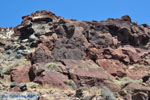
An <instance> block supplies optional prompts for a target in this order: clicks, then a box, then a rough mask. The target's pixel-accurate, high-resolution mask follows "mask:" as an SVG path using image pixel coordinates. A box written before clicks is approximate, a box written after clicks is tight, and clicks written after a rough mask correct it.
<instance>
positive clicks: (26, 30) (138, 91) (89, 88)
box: [0, 11, 150, 100]
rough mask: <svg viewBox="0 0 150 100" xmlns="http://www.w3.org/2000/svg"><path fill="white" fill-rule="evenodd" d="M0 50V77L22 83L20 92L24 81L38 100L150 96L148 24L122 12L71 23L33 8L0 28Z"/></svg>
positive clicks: (113, 99)
mask: <svg viewBox="0 0 150 100" xmlns="http://www.w3.org/2000/svg"><path fill="white" fill-rule="evenodd" d="M0 51H1V52H0V55H1V57H0V62H1V63H0V68H1V69H0V71H1V73H0V78H1V80H2V81H5V80H6V79H8V80H9V81H11V82H13V83H14V82H16V83H17V84H22V83H23V84H24V85H23V87H24V86H25V87H26V89H25V90H24V91H26V90H28V89H31V88H29V85H28V84H30V85H31V86H30V87H32V88H35V90H36V91H37V92H38V93H40V94H41V95H40V96H39V99H40V100H44V99H45V100H46V99H49V98H51V99H52V100H56V99H59V100H60V99H64V100H78V99H83V100H96V99H97V100H101V99H107V98H108V99H110V100H122V99H125V100H148V99H149V98H150V95H149V88H148V86H149V75H150V72H149V66H150V26H148V25H146V24H143V25H138V24H137V23H135V22H132V20H131V18H130V17H129V16H128V15H125V16H123V17H121V18H116V19H112V18H109V19H107V20H105V21H77V20H72V19H64V18H63V17H58V16H56V15H55V14H54V13H52V12H50V11H37V12H35V13H32V14H31V15H27V16H23V17H22V22H21V24H20V25H18V26H16V27H14V28H8V27H7V28H0ZM24 59H26V60H24ZM29 62H30V63H29ZM6 76H7V78H6ZM31 83H32V84H31ZM1 84H2V86H1V85H0V88H1V87H7V89H6V90H9V88H10V90H12V91H13V90H17V91H22V90H20V89H21V88H20V87H19V86H15V87H13V88H12V85H11V86H9V85H8V84H5V83H3V82H1ZM35 84H36V86H35ZM38 86H39V87H38ZM41 87H42V88H41ZM38 88H40V90H38ZM45 88H48V89H50V91H49V92H46V91H45V90H44V89H45ZM56 88H57V89H56ZM42 89H43V90H42ZM55 89H56V90H55ZM31 90H32V89H31ZM41 91H42V92H41ZM66 91H67V92H66ZM68 91H69V92H68ZM56 97H59V98H56Z"/></svg>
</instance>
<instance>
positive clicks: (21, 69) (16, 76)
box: [10, 66, 30, 83]
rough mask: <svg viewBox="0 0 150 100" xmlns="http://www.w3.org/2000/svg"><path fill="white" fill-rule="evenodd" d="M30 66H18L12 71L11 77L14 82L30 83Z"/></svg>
mask: <svg viewBox="0 0 150 100" xmlns="http://www.w3.org/2000/svg"><path fill="white" fill-rule="evenodd" d="M29 70H30V66H18V67H15V68H13V69H12V70H11V73H10V76H11V81H12V82H17V83H26V82H30V78H29V75H28V73H29Z"/></svg>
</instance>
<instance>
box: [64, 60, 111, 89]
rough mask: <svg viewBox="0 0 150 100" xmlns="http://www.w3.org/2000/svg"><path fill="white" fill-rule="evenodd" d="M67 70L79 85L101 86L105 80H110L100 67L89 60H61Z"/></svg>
mask: <svg viewBox="0 0 150 100" xmlns="http://www.w3.org/2000/svg"><path fill="white" fill-rule="evenodd" d="M63 63H64V64H65V65H66V68H67V70H68V73H67V74H68V75H69V76H70V78H71V79H72V80H73V81H74V82H75V83H76V85H77V86H78V87H80V86H98V87H99V86H103V85H104V81H105V80H109V81H110V80H111V78H110V76H109V74H107V73H106V72H105V71H104V70H103V69H102V68H100V67H99V66H97V65H96V64H95V63H93V62H91V61H83V60H63Z"/></svg>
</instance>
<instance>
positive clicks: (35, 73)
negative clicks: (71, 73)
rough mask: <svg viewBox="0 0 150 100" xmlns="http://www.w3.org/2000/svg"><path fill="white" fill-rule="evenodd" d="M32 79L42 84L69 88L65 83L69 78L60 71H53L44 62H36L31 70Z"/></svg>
mask: <svg viewBox="0 0 150 100" xmlns="http://www.w3.org/2000/svg"><path fill="white" fill-rule="evenodd" d="M29 76H30V80H31V81H33V82H36V83H39V84H41V85H43V86H44V85H48V86H52V87H57V88H68V86H67V85H66V84H65V83H64V81H65V80H67V79H68V78H67V77H66V76H64V75H63V74H60V73H58V72H53V71H51V70H49V69H48V68H46V67H45V65H44V64H39V65H38V64H34V65H33V66H32V67H31V68H30V72H29Z"/></svg>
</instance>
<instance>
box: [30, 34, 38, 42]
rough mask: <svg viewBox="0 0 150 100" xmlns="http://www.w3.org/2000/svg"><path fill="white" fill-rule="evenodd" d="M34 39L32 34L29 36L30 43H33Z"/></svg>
mask: <svg viewBox="0 0 150 100" xmlns="http://www.w3.org/2000/svg"><path fill="white" fill-rule="evenodd" d="M36 38H37V37H36V36H35V35H34V34H32V35H30V37H29V40H30V41H34V40H36Z"/></svg>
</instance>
